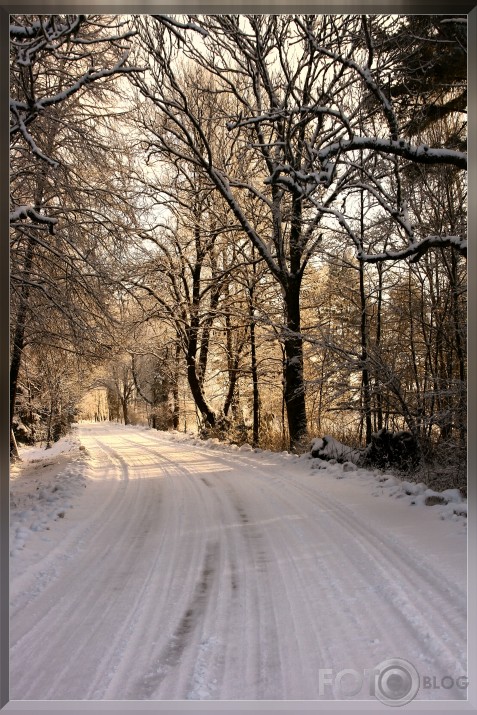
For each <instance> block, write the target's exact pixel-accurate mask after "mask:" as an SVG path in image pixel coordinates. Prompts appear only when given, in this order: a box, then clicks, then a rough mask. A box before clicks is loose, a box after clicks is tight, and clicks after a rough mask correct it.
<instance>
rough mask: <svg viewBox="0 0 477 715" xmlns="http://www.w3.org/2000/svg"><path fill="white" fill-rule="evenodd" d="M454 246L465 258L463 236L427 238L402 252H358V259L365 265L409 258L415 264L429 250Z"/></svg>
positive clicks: (411, 244)
mask: <svg viewBox="0 0 477 715" xmlns="http://www.w3.org/2000/svg"><path fill="white" fill-rule="evenodd" d="M448 246H454V248H456V249H457V250H458V251H459V253H460V254H461V255H462V256H464V257H465V258H466V257H467V239H466V238H465V237H463V236H427V237H426V238H423V239H422V240H421V241H418V242H414V243H410V244H409V246H407V248H403V249H402V250H389V251H384V252H383V253H372V254H369V253H364V252H361V251H358V254H357V255H358V258H359V259H360V260H361V261H363V262H365V263H381V262H382V261H399V260H403V259H404V258H410V259H411V263H416V262H417V261H418V260H419V259H420V258H421V257H422V256H423V254H424V253H426V251H428V250H429V249H430V248H446V247H448Z"/></svg>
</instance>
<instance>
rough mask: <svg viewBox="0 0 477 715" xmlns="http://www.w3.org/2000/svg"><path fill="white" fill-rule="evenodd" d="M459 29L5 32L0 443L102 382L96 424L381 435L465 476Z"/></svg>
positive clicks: (199, 25) (350, 21)
mask: <svg viewBox="0 0 477 715" xmlns="http://www.w3.org/2000/svg"><path fill="white" fill-rule="evenodd" d="M45 17H46V19H45ZM465 35H466V28H465V18H463V17H460V16H452V17H445V16H432V15H428V16H399V17H397V16H392V17H391V16H358V15H343V16H331V15H330V16H328V15H316V16H313V15H312V16H308V15H307V16H302V15H274V16H269V15H260V16H255V15H227V16H222V15H221V16H214V15H209V16H187V17H185V16H148V15H145V16H139V17H129V18H126V19H124V18H120V19H118V18H114V17H111V16H44V17H42V18H39V17H36V16H18V17H14V18H13V24H12V30H11V38H12V44H11V52H12V95H13V97H12V99H13V102H12V154H11V156H12V159H11V176H12V181H11V229H12V231H11V247H12V248H11V253H12V341H11V358H12V360H11V364H12V372H11V383H10V384H11V404H12V449H14V436H15V435H16V436H17V438H20V437H22V438H23V439H34V438H35V431H36V436H37V437H38V435H39V434H40V432H42V431H43V432H42V434H43V435H44V432H45V429H46V431H47V439H50V440H51V439H54V438H55V436H56V435H58V434H60V433H61V431H62V429H64V427H65V425H66V424H67V423H68V422H69V421H71V420H73V419H75V418H76V416H77V406H78V403H79V399H80V397H81V395H82V394H84V392H85V391H87V390H90V389H93V388H101V387H102V388H103V389H104V390H105V391H106V395H107V399H108V405H109V406H108V416H113V417H115V418H117V419H122V420H123V421H125V422H128V421H130V420H131V419H132V418H133V414H132V412H133V411H134V410H135V412H136V413H137V415H136V418H137V419H144V418H146V417H147V418H148V419H149V420H150V422H151V424H153V425H154V426H156V427H159V428H176V429H184V428H190V427H191V420H194V422H196V426H197V427H198V429H199V430H200V431H201V433H202V434H204V435H209V436H219V437H224V438H228V439H232V440H235V441H249V442H250V443H252V444H254V445H261V446H272V447H273V448H277V449H283V448H292V449H294V450H302V449H304V448H305V447H307V446H308V444H309V439H310V437H311V436H316V435H323V434H331V435H333V436H334V437H335V438H338V439H341V440H343V441H346V442H347V443H348V444H351V445H352V446H355V447H364V446H366V445H369V444H370V443H371V438H372V434H373V433H376V432H379V431H380V430H383V429H386V430H391V431H398V430H405V431H407V432H409V433H410V435H412V438H413V440H415V443H416V445H417V448H418V450H419V455H420V459H421V462H420V463H421V465H422V464H427V465H433V464H437V463H438V464H439V465H440V466H441V468H442V469H444V468H445V469H451V470H452V471H453V472H454V473H455V474H459V475H460V476H459V477H458V479H463V478H464V476H463V475H464V474H465V444H466V261H465V258H466V248H467V243H466V184H465V172H464V169H465V168H466V161H467V160H466V153H465V141H466V134H465V131H466V123H465V106H466V44H465V40H466V37H465ZM98 68H99V69H98ZM429 77H432V82H430V81H429ZM35 424H36V427H35Z"/></svg>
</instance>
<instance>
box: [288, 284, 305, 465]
mask: <svg viewBox="0 0 477 715" xmlns="http://www.w3.org/2000/svg"><path fill="white" fill-rule="evenodd" d="M300 282H301V281H300V280H299V279H296V278H290V279H289V280H288V285H287V289H286V291H285V304H286V305H285V307H286V319H287V326H286V333H285V337H284V347H285V370H284V372H285V403H286V408H287V422H288V431H289V435H290V449H291V450H292V451H296V450H297V449H298V448H299V447H300V445H302V444H303V441H304V440H305V439H306V436H307V419H306V405H305V386H304V381H303V338H302V335H301V332H300V330H301V324H300Z"/></svg>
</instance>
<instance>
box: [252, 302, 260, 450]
mask: <svg viewBox="0 0 477 715" xmlns="http://www.w3.org/2000/svg"><path fill="white" fill-rule="evenodd" d="M250 356H251V369H252V385H253V427H252V445H253V446H254V447H257V446H258V443H259V438H260V394H259V390H258V367H257V345H256V340H255V319H254V307H253V302H252V301H251V302H250Z"/></svg>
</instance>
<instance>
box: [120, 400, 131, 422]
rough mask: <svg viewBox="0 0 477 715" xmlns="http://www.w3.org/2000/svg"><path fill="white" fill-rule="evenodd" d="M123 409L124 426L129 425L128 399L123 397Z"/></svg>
mask: <svg viewBox="0 0 477 715" xmlns="http://www.w3.org/2000/svg"><path fill="white" fill-rule="evenodd" d="M121 407H122V408H123V419H124V424H125V425H128V424H129V410H128V400H127V397H121Z"/></svg>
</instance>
